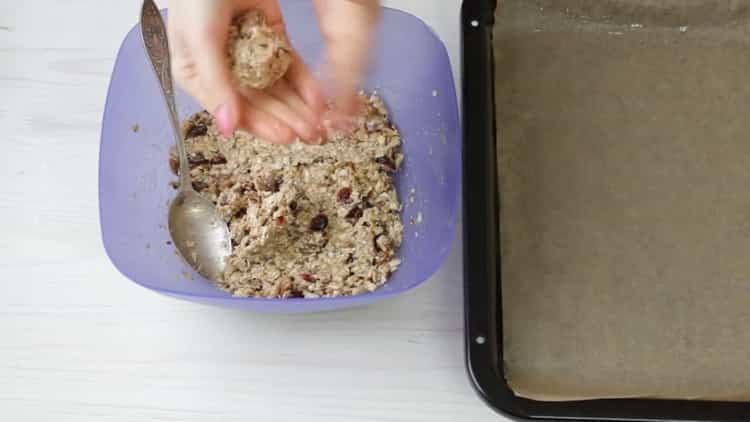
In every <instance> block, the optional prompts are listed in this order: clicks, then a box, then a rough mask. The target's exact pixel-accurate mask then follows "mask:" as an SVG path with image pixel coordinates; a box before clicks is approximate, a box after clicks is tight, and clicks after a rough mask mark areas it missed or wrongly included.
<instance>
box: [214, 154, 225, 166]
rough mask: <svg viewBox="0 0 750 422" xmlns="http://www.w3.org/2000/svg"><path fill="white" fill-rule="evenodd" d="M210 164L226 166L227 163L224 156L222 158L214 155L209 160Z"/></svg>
mask: <svg viewBox="0 0 750 422" xmlns="http://www.w3.org/2000/svg"><path fill="white" fill-rule="evenodd" d="M210 163H211V164H213V165H217V164H226V163H227V157H225V156H223V155H221V154H216V155H214V158H212V159H211V161H210Z"/></svg>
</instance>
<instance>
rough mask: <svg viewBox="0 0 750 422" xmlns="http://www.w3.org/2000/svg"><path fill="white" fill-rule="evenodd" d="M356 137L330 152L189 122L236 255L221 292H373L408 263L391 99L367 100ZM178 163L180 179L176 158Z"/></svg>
mask: <svg viewBox="0 0 750 422" xmlns="http://www.w3.org/2000/svg"><path fill="white" fill-rule="evenodd" d="M366 103H367V107H366V113H365V115H364V116H363V117H361V118H360V119H358V122H357V129H356V130H355V131H354V133H352V134H351V135H347V136H341V135H333V136H331V137H330V139H328V142H327V143H325V144H323V145H314V146H311V145H304V144H301V143H299V142H298V143H295V144H293V145H290V146H279V145H272V144H270V143H267V142H264V141H262V140H259V139H257V138H255V137H253V136H251V135H248V134H246V133H243V132H240V131H238V132H237V133H236V134H235V135H234V136H232V137H231V138H229V139H225V138H222V137H221V136H220V135H219V134H218V131H217V129H216V127H215V124H214V121H213V118H212V117H211V115H210V114H208V113H206V112H201V113H198V114H195V115H194V116H192V117H191V118H190V119H188V120H187V121H185V122H184V124H183V134H184V136H185V139H186V144H187V150H188V160H189V163H190V168H191V170H190V172H191V176H192V177H193V181H194V182H193V186H194V187H195V189H196V190H197V191H199V192H200V193H201V194H202V195H204V196H205V197H207V198H209V199H210V200H211V201H213V202H214V203H216V204H217V207H218V210H219V212H220V213H221V215H222V217H223V218H224V219H225V220H226V221H227V223H228V224H229V229H230V232H231V236H232V245H233V251H232V255H231V257H230V258H229V259H228V261H227V268H226V270H225V272H224V274H223V277H222V278H221V280H220V281H218V285H219V287H221V288H222V289H224V290H226V291H228V292H230V293H232V294H233V295H235V296H245V297H271V298H288V297H305V298H317V297H332V296H345V295H355V294H359V293H365V292H371V291H373V290H375V289H376V288H378V287H379V286H380V285H382V284H383V283H384V282H385V281H386V279H387V278H388V276H389V274H390V273H391V272H392V271H394V270H395V269H396V268H397V267H398V265H399V263H400V261H399V259H398V258H396V250H397V249H398V247H399V246H400V244H401V236H402V231H403V226H402V223H401V219H400V211H401V204H400V202H399V198H398V196H397V193H396V189H395V186H394V184H393V177H392V175H393V173H395V172H396V171H397V170H398V169H399V167H400V165H401V162H402V160H403V156H402V154H401V153H400V149H399V146H400V143H401V139H400V136H399V133H398V131H397V130H396V129H395V128H394V127H393V125H392V124H391V122H390V121H389V119H388V114H387V111H386V109H385V107H384V105H383V102H382V101H381V100H380V99H379V98H378V97H376V96H370V97H368V98H366ZM170 163H171V165H172V170H173V172H176V167H177V165H176V164H177V159H176V158H175V156H172V158H171V160H170Z"/></svg>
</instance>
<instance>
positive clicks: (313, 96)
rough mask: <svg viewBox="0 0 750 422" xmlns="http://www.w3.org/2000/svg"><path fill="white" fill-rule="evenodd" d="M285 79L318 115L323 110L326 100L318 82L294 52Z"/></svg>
mask: <svg viewBox="0 0 750 422" xmlns="http://www.w3.org/2000/svg"><path fill="white" fill-rule="evenodd" d="M287 79H288V80H289V83H290V84H291V86H292V88H293V89H294V90H295V91H297V93H298V94H299V95H300V97H302V99H303V100H304V101H305V103H306V104H307V105H308V106H309V107H310V108H311V109H312V110H313V112H314V113H316V114H317V115H318V116H320V115H322V114H323V113H324V112H325V109H326V102H325V97H323V93H322V91H321V89H320V83H319V82H318V80H317V79H315V76H313V74H312V72H310V69H309V68H308V67H307V65H305V63H304V62H303V61H302V58H300V57H299V55H298V54H296V53H295V54H294V56H293V57H292V64H291V66H289V71H288V73H287Z"/></svg>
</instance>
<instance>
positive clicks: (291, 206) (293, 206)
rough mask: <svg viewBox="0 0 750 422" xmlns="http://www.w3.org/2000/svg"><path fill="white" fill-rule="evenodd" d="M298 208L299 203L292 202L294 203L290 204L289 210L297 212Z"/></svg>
mask: <svg viewBox="0 0 750 422" xmlns="http://www.w3.org/2000/svg"><path fill="white" fill-rule="evenodd" d="M297 207H298V205H297V201H292V202H290V203H289V209H290V210H292V211H297Z"/></svg>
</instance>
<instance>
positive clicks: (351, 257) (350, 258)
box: [344, 254, 354, 264]
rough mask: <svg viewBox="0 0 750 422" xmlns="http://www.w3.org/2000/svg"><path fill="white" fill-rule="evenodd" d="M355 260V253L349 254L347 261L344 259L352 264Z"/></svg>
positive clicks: (346, 262)
mask: <svg viewBox="0 0 750 422" xmlns="http://www.w3.org/2000/svg"><path fill="white" fill-rule="evenodd" d="M352 262H354V255H352V254H349V256H347V257H346V261H344V263H345V264H351V263H352Z"/></svg>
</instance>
